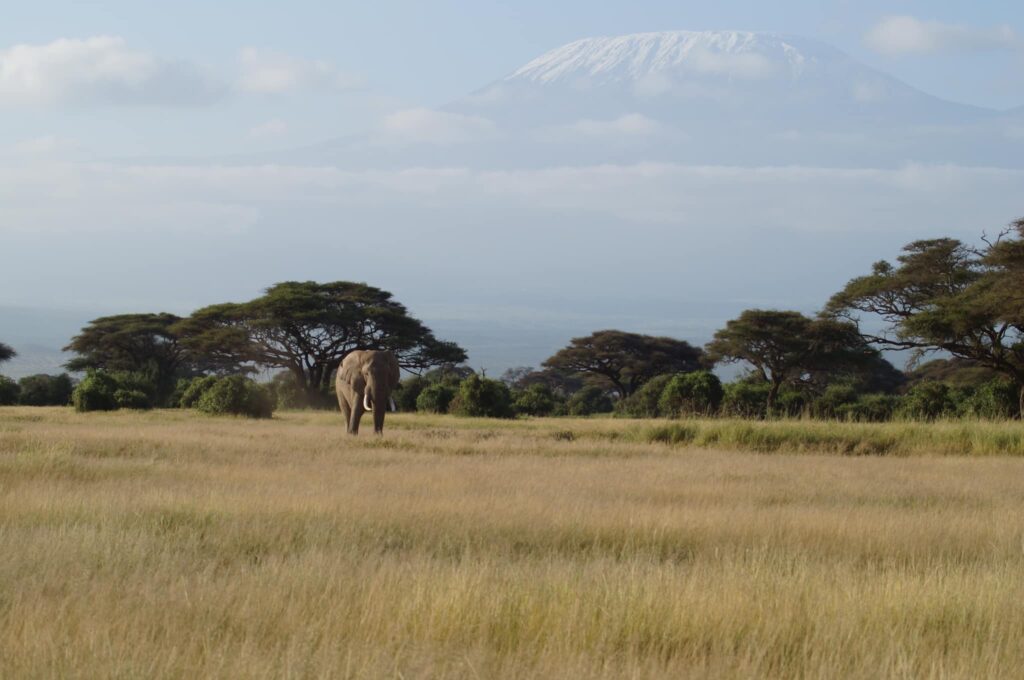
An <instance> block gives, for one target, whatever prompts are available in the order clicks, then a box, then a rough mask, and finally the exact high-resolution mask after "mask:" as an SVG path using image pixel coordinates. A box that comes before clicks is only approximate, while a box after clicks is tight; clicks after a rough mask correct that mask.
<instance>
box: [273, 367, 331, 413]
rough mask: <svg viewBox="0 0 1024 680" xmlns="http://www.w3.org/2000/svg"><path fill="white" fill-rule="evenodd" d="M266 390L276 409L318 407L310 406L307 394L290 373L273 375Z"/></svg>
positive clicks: (282, 372) (283, 372)
mask: <svg viewBox="0 0 1024 680" xmlns="http://www.w3.org/2000/svg"><path fill="white" fill-rule="evenodd" d="M267 389H268V390H270V394H271V397H272V398H273V400H274V403H275V404H277V408H278V409H285V410H287V409H303V408H310V407H313V406H317V407H318V406H319V405H320V404H319V403H317V404H310V402H309V395H308V393H307V392H306V391H305V390H303V389H302V386H301V385H299V382H298V381H297V380H296V379H295V376H294V375H293V374H292V373H291V371H281V372H279V373H277V374H275V375H274V377H273V378H271V379H270V383H269V384H268V385H267ZM318 401H319V400H318ZM335 408H337V406H335Z"/></svg>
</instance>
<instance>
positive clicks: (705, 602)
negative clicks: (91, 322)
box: [0, 408, 1024, 678]
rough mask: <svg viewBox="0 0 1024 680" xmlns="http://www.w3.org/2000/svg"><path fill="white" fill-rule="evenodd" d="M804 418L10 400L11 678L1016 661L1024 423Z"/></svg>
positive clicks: (879, 670)
mask: <svg viewBox="0 0 1024 680" xmlns="http://www.w3.org/2000/svg"><path fill="white" fill-rule="evenodd" d="M800 425H801V424H799V423H789V424H786V423H781V424H780V423H766V424H761V425H754V424H750V423H742V422H738V421H734V422H724V423H718V424H715V423H711V422H696V423H690V424H686V423H677V424H666V423H661V424H657V423H638V422H629V421H615V420H592V421H587V420H572V419H553V420H527V421H515V422H497V421H485V420H460V419H455V418H448V417H425V416H415V415H398V416H396V417H389V420H388V431H387V434H386V435H385V437H384V438H383V439H380V438H375V437H373V436H372V435H369V434H364V435H363V436H360V437H359V438H347V437H346V436H344V434H343V432H342V430H343V427H342V424H341V422H340V417H339V416H337V415H336V414H331V413H322V414H321V413H284V414H280V415H278V416H277V417H275V418H274V420H272V421H261V422H256V421H247V420H235V419H217V418H208V417H202V416H199V415H196V414H193V413H187V412H173V411H164V412H151V413H127V412H120V413H113V414H86V415H79V414H75V413H73V412H71V411H70V410H63V409H29V408H8V409H0V676H2V677H5V678H6V677H9V678H42V677H81V678H93V677H95V678H99V677H102V678H142V677H145V678H204V677H220V678H240V677H246V678H279V677H281V678H307V677H309V678H368V677H395V678H399V677H401V678H570V677H573V678H583V677H586V678H620V677H628V678H679V677H695V678H703V677H708V678H711V677H713V678H721V677H738V678H836V677H850V678H881V677H890V678H982V677H986V678H998V677H1006V678H1011V677H1019V676H1020V672H1021V669H1022V668H1024V643H1022V640H1024V606H1022V603H1024V458H1022V457H1017V456H1014V455H970V456H967V455H956V454H957V453H958V452H960V453H972V454H979V453H1003V454H1007V453H1014V452H1015V449H1014V448H1013V446H1014V445H1013V444H1012V442H1014V441H1016V442H1019V441H1020V434H1021V432H1020V428H1021V426H1019V425H1016V424H1002V425H984V424H981V423H978V424H968V425H963V424H936V425H933V426H914V427H921V428H932V429H921V430H920V432H921V433H922V434H920V435H919V437H918V438H917V439H915V438H913V437H911V436H910V435H908V434H906V433H905V432H904V433H903V434H899V432H898V431H897V430H896V429H893V430H891V431H890V430H886V429H885V428H887V427H890V426H862V427H864V428H868V429H862V430H857V429H852V430H851V429H844V428H850V427H854V426H847V425H838V424H831V425H829V424H825V425H824V426H823V427H824V428H826V429H824V430H822V431H821V432H818V433H817V434H815V435H813V436H808V437H809V438H806V437H805V439H804V440H802V441H803V444H799V445H797V444H794V446H793V450H794V451H795V450H799V451H800V452H801V455H789V454H787V448H786V446H785V444H784V442H783V443H782V444H780V443H779V438H780V437H782V436H783V435H782V434H779V433H780V432H782V431H783V430H785V428H798V427H799V426H800ZM806 426H807V427H810V428H813V427H818V426H817V425H812V424H806ZM871 427H876V428H880V429H876V430H870V428H871ZM891 427H893V428H897V427H899V426H891ZM908 427H909V426H908ZM672 428H677V429H672ZM678 428H691V429H690V430H686V429H684V430H679V429H678ZM692 428H696V429H692ZM715 428H720V430H721V431H720V432H719V434H717V435H714V436H711V435H709V434H708V433H709V432H711V431H713V430H714V429H715ZM729 428H733V434H732V435H731V436H732V439H730V438H729V436H726V434H725V433H726V431H727V430H729ZM751 428H753V431H754V433H755V434H754V435H751V434H750V432H751V431H752V430H751ZM759 428H760V429H759ZM773 428H775V429H773ZM779 428H782V429H779ZM943 428H945V429H943ZM963 428H968V430H969V429H970V428H975V429H974V430H972V432H973V434H971V433H970V432H967V431H966V430H964V429H963ZM787 431H788V430H787ZM808 431H810V430H808ZM673 432H674V433H675V434H673ZM680 432H681V434H680ZM737 432H739V433H741V434H742V433H746V434H743V435H742V436H740V434H737ZM758 432H760V434H759V435H757V433H758ZM766 432H767V433H768V434H765V433H766ZM829 432H832V433H833V434H834V433H835V432H841V433H845V434H844V435H843V436H844V437H848V438H850V437H852V438H853V439H854V440H856V437H857V436H858V433H860V435H862V436H863V437H868V436H869V435H870V436H871V437H878V438H880V439H879V440H880V441H889V442H891V441H893V438H896V440H898V441H897V442H896V443H895V444H891V445H890V446H888V447H887V448H885V449H884V450H881V449H876V448H873V447H866V448H865V447H861V448H858V447H856V446H853V447H850V446H847V445H843V446H836V445H835V441H837V440H836V439H835V438H834V437H832V438H830V437H829V436H826V435H827V434H828V433H829ZM965 432H967V434H965ZM702 433H703V434H702ZM772 433H774V434H772ZM805 434H806V433H805ZM755 435H757V436H755ZM901 437H902V439H901ZM958 437H959V439H957V438H958ZM993 438H994V439H993ZM765 441H768V442H769V443H771V442H775V443H774V444H772V445H766V444H764V443H763V442H765ZM844 441H845V440H844ZM915 441H917V442H918V443H919V445H915V446H911V444H912V443H914V442H915ZM950 441H953V442H959V444H957V445H956V446H954V445H953V444H950V443H949V442H950ZM987 441H1004V442H1010V443H1009V444H1006V445H1005V446H997V447H995V448H993V449H991V450H990V449H989V448H986V447H980V448H978V447H976V446H975V444H972V443H971V442H987ZM757 442H762V444H760V445H758V444H757ZM815 442H816V443H815ZM920 442H924V444H920ZM928 442H932V443H934V447H935V448H934V452H933V453H931V454H929V449H928ZM698 444H699V446H698ZM709 447H712V448H709ZM759 447H760V448H759ZM957 447H959V448H957ZM737 448H748V449H752V450H751V451H741V450H736V449H737ZM819 450H820V451H822V452H824V453H816V452H815V451H819ZM757 451H761V452H757ZM769 451H770V452H771V453H770V454H766V453H765V452H769ZM834 451H838V452H840V453H851V454H853V453H887V454H889V455H866V456H855V455H836V453H835V452H834ZM939 453H941V454H945V455H936V454H939ZM897 454H903V455H897ZM910 454H914V455H910Z"/></svg>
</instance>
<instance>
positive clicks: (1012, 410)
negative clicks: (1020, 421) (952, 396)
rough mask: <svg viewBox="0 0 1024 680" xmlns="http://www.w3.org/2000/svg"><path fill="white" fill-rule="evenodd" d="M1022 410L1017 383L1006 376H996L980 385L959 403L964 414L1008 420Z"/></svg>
mask: <svg viewBox="0 0 1024 680" xmlns="http://www.w3.org/2000/svg"><path fill="white" fill-rule="evenodd" d="M1019 412H1020V402H1019V395H1018V392H1017V385H1016V384H1014V382H1013V381H1012V380H1008V379H1006V378H996V379H995V380H990V381H988V382H986V383H983V384H981V385H979V386H978V387H977V388H976V389H975V390H974V391H973V393H972V394H970V395H969V396H967V397H966V398H964V399H963V400H961V401H960V403H959V408H958V413H959V414H960V415H962V416H969V417H974V418H985V419H987V420H1007V419H1009V418H1015V417H1016V416H1017V415H1018V414H1019Z"/></svg>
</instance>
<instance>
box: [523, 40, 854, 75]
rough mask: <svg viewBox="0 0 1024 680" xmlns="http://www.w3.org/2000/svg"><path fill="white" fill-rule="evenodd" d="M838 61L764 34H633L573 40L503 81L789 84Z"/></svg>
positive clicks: (818, 48)
mask: <svg viewBox="0 0 1024 680" xmlns="http://www.w3.org/2000/svg"><path fill="white" fill-rule="evenodd" d="M841 56H842V55H841V54H840V53H839V52H837V51H836V50H833V49H831V48H828V47H827V46H825V45H822V44H815V43H811V41H807V40H802V39H799V38H786V37H783V36H780V35H776V34H770V33H766V34H759V33H748V32H736V31H705V32H694V31H672V32H661V33H638V34H635V35H626V36H621V37H612V38H587V39H584V40H577V41H575V42H572V43H569V44H568V45H565V46H563V47H559V48H557V49H554V50H551V51H550V52H548V53H546V54H543V55H541V56H539V57H537V58H536V59H534V60H533V61H531V62H530V63H528V64H526V65H525V66H523V67H522V68H519V69H517V70H516V71H514V72H513V73H512V74H511V75H509V76H508V77H506V78H505V80H506V81H516V80H525V81H532V82H536V83H545V84H555V83H559V82H563V83H565V82H570V83H571V82H576V81H579V80H580V79H583V78H586V79H590V80H592V81H593V82H603V83H610V82H622V81H642V80H643V79H645V78H649V77H656V76H659V75H662V74H672V73H689V74H715V75H727V76H731V77H736V78H743V79H746V78H761V77H764V76H766V75H776V76H781V77H789V78H795V77H799V76H800V75H801V74H802V73H803V72H804V71H805V70H806V68H808V66H811V65H813V64H814V63H815V62H818V61H835V60H836V58H837V57H840V58H841Z"/></svg>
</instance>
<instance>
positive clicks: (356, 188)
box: [0, 162, 1024, 247]
mask: <svg viewBox="0 0 1024 680" xmlns="http://www.w3.org/2000/svg"><path fill="white" fill-rule="evenodd" d="M1022 183H1024V171H1022V170H1010V169H1000V168H983V167H963V166H956V165H907V166H905V167H902V168H897V169H871V168H865V169H860V168H858V169H844V168H823V167H804V166H793V167H772V166H766V167H754V168H746V167H738V166H699V165H682V164H676V163H639V164H634V165H593V166H580V167H553V168H546V169H541V170H486V171H485V170H471V169H467V168H412V169H405V170H373V171H344V170H340V169H337V168H333V167H300V166H281V165H259V166H201V165H173V166H172V165H128V166H122V165H115V164H96V163H88V164H85V163H83V164H78V163H49V162H43V163H34V162H32V163H12V164H10V165H8V166H6V167H5V166H3V165H0V233H2V232H5V231H59V232H66V231H81V232H90V231H110V232H117V231H130V232H145V231H157V230H160V231H165V230H167V229H180V230H182V231H192V230H193V229H196V228H202V229H220V230H222V231H228V232H235V231H239V230H244V229H247V228H249V227H250V226H251V225H254V224H257V223H259V222H260V221H261V219H263V215H264V213H265V211H270V210H272V209H273V208H274V207H275V206H280V205H282V204H289V205H294V206H301V207H302V210H303V211H305V214H306V215H307V219H308V220H310V222H309V224H308V225H307V226H309V227H317V226H322V227H323V228H325V229H332V228H333V227H332V226H331V225H333V224H335V223H336V220H337V216H338V215H339V214H344V215H347V216H349V217H352V216H356V217H358V216H370V215H376V214H378V212H379V210H380V208H381V206H391V207H392V208H393V209H399V208H400V207H402V206H404V207H405V208H407V209H409V210H412V211H413V212H414V213H418V212H419V211H420V210H421V209H422V208H424V207H429V208H430V210H431V214H434V215H435V218H434V219H436V220H437V221H436V222H435V223H432V224H433V226H434V227H436V226H438V225H443V224H444V222H445V220H446V219H449V218H450V217H451V216H452V215H468V214H480V215H499V214H513V213H515V212H516V211H530V214H531V215H532V216H533V217H532V218H531V219H535V220H536V221H537V224H536V228H537V229H538V230H540V232H541V233H544V232H546V231H548V230H556V231H557V230H558V229H562V228H565V229H578V228H580V225H586V224H590V223H592V222H593V221H594V220H595V219H596V220H598V221H600V222H607V221H608V220H617V221H620V222H629V223H633V224H637V225H648V226H658V228H666V229H670V230H671V234H672V235H669V234H668V232H667V233H666V238H668V239H670V241H671V240H672V239H681V241H680V242H683V241H685V233H686V232H687V230H698V231H703V230H707V229H712V230H723V229H724V230H731V231H734V232H735V233H737V234H740V233H746V232H747V231H749V230H756V231H759V232H760V231H763V230H765V229H784V230H796V231H806V232H817V233H832V232H835V233H842V232H848V233H869V232H873V233H886V232H888V231H900V230H903V231H905V230H907V229H908V228H910V227H911V226H912V225H915V224H917V225H922V224H927V225H929V229H930V230H932V231H935V230H939V231H944V230H947V229H952V228H954V227H963V226H964V225H976V224H986V223H993V224H1001V223H1003V222H1005V221H1007V220H1009V219H1012V218H1013V217H1015V216H1016V215H1017V211H1019V205H1017V204H1016V203H1015V200H1016V196H1017V194H1018V193H1019V192H1018V191H1017V189H1018V188H1019V187H1020V186H1021V185H1022ZM168 215H174V216H180V217H185V216H191V217H189V219H188V220H185V221H183V222H181V223H179V224H177V225H175V224H173V223H172V222H171V221H169V220H168V219H167V216H168ZM446 215H447V216H448V217H446ZM751 215H756V216H757V217H756V219H754V220H753V221H751ZM573 216H575V217H573ZM570 218H571V219H570ZM564 220H570V221H568V222H566V221H564ZM197 225H199V226H198V227H197ZM659 225H660V226H659ZM428 226H429V225H428V223H422V224H419V225H418V226H417V227H416V229H424V228H426V227H428ZM431 228H433V227H431ZM972 228H973V226H972ZM430 231H431V229H430V228H426V231H424V232H422V233H423V234H428V233H430ZM417 233H419V232H417ZM581 237H583V236H581ZM666 243H667V244H669V243H670V242H669V241H666ZM666 247H671V246H670V245H666Z"/></svg>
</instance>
